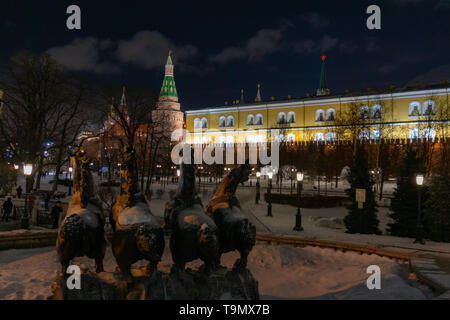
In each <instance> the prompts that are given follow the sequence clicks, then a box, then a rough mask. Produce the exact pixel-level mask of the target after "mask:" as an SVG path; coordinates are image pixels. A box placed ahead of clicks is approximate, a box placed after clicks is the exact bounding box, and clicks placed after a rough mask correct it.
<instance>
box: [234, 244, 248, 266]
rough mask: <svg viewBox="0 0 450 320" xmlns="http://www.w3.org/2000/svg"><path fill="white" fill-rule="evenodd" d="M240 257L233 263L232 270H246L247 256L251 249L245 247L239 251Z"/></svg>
mask: <svg viewBox="0 0 450 320" xmlns="http://www.w3.org/2000/svg"><path fill="white" fill-rule="evenodd" d="M238 251H239V253H240V254H241V257H240V258H239V259H237V260H236V262H235V263H234V266H233V269H245V268H247V262H248V255H249V253H250V251H251V247H246V248H244V249H239V250H238Z"/></svg>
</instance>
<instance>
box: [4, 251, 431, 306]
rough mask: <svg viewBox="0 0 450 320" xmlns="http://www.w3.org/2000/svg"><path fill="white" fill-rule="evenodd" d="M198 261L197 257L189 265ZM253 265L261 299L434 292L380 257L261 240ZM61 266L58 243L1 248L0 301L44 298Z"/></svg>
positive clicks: (165, 267) (226, 259)
mask: <svg viewBox="0 0 450 320" xmlns="http://www.w3.org/2000/svg"><path fill="white" fill-rule="evenodd" d="M237 257H238V254H237V253H234V252H233V253H229V254H226V255H224V256H223V257H222V264H224V265H226V266H228V267H231V266H232V264H233V263H234V261H235V259H236V258H237ZM74 263H75V264H79V265H81V266H82V264H84V265H85V266H86V267H89V269H90V270H93V261H92V260H90V259H86V258H78V259H76V260H75V261H74ZM140 264H141V265H142V262H141V263H140ZM171 264H172V261H171V257H170V252H169V249H168V246H166V250H165V253H164V256H163V261H162V262H161V263H160V264H159V266H158V267H159V269H160V270H162V271H165V272H168V271H169V269H170V266H171ZM199 264H200V262H199V261H194V262H192V263H191V264H190V265H189V266H190V267H196V266H198V265H199ZM373 264H375V265H378V266H379V267H380V268H381V278H382V280H381V290H369V289H367V287H366V280H367V278H368V276H369V274H366V269H367V267H368V266H369V265H373ZM82 267H83V266H82ZM115 267H116V263H115V261H114V257H113V256H112V254H111V249H110V248H109V247H108V250H107V255H106V257H105V269H106V271H114V269H115ZM249 269H250V270H251V271H252V273H253V275H254V277H255V278H256V279H257V280H258V282H259V291H260V295H261V298H262V299H428V298H430V297H432V296H433V294H432V292H431V291H430V290H429V289H428V288H426V287H424V286H422V285H420V284H419V283H418V282H417V281H416V280H414V279H413V278H414V277H413V275H409V274H408V271H407V268H406V266H404V265H399V264H398V263H396V262H394V261H393V260H390V259H387V258H382V257H378V256H375V255H370V256H369V255H359V254H357V253H352V252H347V253H342V252H339V251H334V250H331V249H321V248H313V247H306V248H294V247H290V246H273V245H267V244H257V245H256V246H255V248H254V249H253V251H252V252H251V253H250V256H249ZM58 270H59V264H58V262H57V256H56V253H55V250H54V248H53V247H46V248H36V249H13V250H6V251H0V299H45V298H46V297H47V296H49V295H51V288H50V287H51V284H52V282H53V280H54V278H55V275H56V272H57V271H58ZM408 277H410V278H411V279H409V280H408Z"/></svg>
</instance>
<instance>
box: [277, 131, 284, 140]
mask: <svg viewBox="0 0 450 320" xmlns="http://www.w3.org/2000/svg"><path fill="white" fill-rule="evenodd" d="M283 141H284V134H282V133H280V134H279V135H278V142H283Z"/></svg>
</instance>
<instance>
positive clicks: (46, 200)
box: [44, 193, 50, 210]
mask: <svg viewBox="0 0 450 320" xmlns="http://www.w3.org/2000/svg"><path fill="white" fill-rule="evenodd" d="M49 202H50V194H49V193H47V194H46V195H45V199H44V208H45V210H48V204H49Z"/></svg>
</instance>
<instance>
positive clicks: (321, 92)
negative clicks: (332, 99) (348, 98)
mask: <svg viewBox="0 0 450 320" xmlns="http://www.w3.org/2000/svg"><path fill="white" fill-rule="evenodd" d="M325 58H326V56H325V55H323V56H322V69H321V71H320V81H319V89H317V95H318V96H326V95H329V94H330V89H328V83H327V74H326V72H325Z"/></svg>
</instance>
